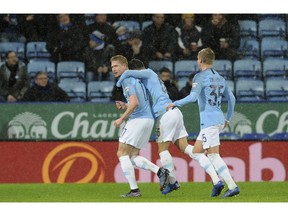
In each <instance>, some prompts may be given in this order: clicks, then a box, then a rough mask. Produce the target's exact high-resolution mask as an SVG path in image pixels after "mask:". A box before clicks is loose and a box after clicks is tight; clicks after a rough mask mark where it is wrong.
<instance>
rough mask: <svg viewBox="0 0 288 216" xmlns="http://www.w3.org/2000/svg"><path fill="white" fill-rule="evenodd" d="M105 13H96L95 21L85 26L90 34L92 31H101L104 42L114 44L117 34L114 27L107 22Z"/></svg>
mask: <svg viewBox="0 0 288 216" xmlns="http://www.w3.org/2000/svg"><path fill="white" fill-rule="evenodd" d="M107 19H108V15H107V14H96V15H95V22H94V23H92V24H90V25H88V26H87V32H88V34H90V33H91V32H94V31H96V30H97V31H99V32H102V33H103V34H104V35H105V39H104V40H105V43H106V44H109V45H113V46H115V45H116V41H117V35H116V33H115V28H113V27H112V26H111V25H110V24H109V23H108V22H107Z"/></svg>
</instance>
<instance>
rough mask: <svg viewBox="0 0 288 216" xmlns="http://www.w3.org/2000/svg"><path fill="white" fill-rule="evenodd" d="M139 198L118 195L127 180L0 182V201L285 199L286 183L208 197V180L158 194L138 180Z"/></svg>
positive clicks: (249, 184)
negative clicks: (61, 182) (86, 182)
mask: <svg viewBox="0 0 288 216" xmlns="http://www.w3.org/2000/svg"><path fill="white" fill-rule="evenodd" d="M138 185H139V188H140V190H141V193H142V197H138V198H121V197H119V196H120V195H121V194H124V193H126V192H128V191H129V186H128V183H101V184H93V183H90V184H0V202H287V201H288V182H242V183H241V182H239V183H238V186H239V188H240V191H241V193H240V194H239V195H238V196H237V197H230V198H225V199H224V198H221V195H222V194H223V193H224V191H225V190H226V189H227V186H225V188H224V190H223V192H222V193H221V195H220V197H215V198H211V197H210V193H211V190H212V184H211V183H181V188H180V189H179V190H177V191H173V192H172V193H170V194H167V195H162V194H161V193H160V191H159V184H157V183H139V184H138Z"/></svg>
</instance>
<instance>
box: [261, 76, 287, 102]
mask: <svg viewBox="0 0 288 216" xmlns="http://www.w3.org/2000/svg"><path fill="white" fill-rule="evenodd" d="M266 96H267V99H268V100H269V101H276V100H277V101H278V100H280V101H287V100H288V79H283V78H281V77H276V78H275V77H268V78H267V79H266Z"/></svg>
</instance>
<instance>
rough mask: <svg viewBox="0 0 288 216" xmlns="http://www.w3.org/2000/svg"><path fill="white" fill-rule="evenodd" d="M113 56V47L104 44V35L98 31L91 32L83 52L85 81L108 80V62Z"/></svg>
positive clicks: (109, 69)
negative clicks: (87, 44)
mask: <svg viewBox="0 0 288 216" xmlns="http://www.w3.org/2000/svg"><path fill="white" fill-rule="evenodd" d="M114 54H115V49H114V46H112V45H110V44H106V42H105V35H104V34H103V33H102V32H100V31H98V30H96V31H93V32H92V34H90V35H89V46H88V47H87V48H86V49H85V52H84V63H85V67H86V77H87V81H92V80H100V81H101V80H108V79H109V72H110V71H111V68H110V62H109V61H110V57H112V56H113V55H114Z"/></svg>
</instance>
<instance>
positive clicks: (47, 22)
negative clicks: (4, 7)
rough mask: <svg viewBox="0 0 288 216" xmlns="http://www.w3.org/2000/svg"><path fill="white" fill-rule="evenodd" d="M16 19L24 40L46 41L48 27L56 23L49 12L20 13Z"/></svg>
mask: <svg viewBox="0 0 288 216" xmlns="http://www.w3.org/2000/svg"><path fill="white" fill-rule="evenodd" d="M18 20H19V25H20V27H21V30H22V32H23V35H24V36H25V38H26V42H31V41H46V40H47V34H48V32H49V30H50V28H51V27H52V26H55V25H57V21H56V19H55V17H54V15H50V14H49V15H48V14H21V15H19V19H18Z"/></svg>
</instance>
